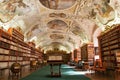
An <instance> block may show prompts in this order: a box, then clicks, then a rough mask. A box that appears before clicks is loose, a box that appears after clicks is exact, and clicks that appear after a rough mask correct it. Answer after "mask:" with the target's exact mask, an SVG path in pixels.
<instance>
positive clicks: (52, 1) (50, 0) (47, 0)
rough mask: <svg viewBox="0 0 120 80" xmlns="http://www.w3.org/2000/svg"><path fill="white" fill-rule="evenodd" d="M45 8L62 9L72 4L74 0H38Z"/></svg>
mask: <svg viewBox="0 0 120 80" xmlns="http://www.w3.org/2000/svg"><path fill="white" fill-rule="evenodd" d="M39 1H40V3H41V4H42V5H44V6H45V7H47V8H50V9H55V10H62V9H66V8H69V7H71V6H73V5H74V4H75V2H76V0H39Z"/></svg>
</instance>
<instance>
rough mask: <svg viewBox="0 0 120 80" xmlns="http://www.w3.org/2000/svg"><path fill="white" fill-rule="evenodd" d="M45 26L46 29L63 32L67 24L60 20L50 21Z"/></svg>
mask: <svg viewBox="0 0 120 80" xmlns="http://www.w3.org/2000/svg"><path fill="white" fill-rule="evenodd" d="M47 26H48V28H50V29H55V30H64V29H66V28H67V27H68V26H67V24H66V23H65V22H64V21H62V20H53V21H50V22H48V24H47Z"/></svg>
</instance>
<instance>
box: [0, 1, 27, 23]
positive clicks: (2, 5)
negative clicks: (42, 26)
mask: <svg viewBox="0 0 120 80" xmlns="http://www.w3.org/2000/svg"><path fill="white" fill-rule="evenodd" d="M26 6H27V5H26V4H25V3H24V2H23V0H3V1H2V2H0V21H1V22H3V23H5V22H8V21H10V20H11V19H13V18H14V16H16V15H19V14H20V12H17V11H18V9H20V8H21V7H23V8H26Z"/></svg>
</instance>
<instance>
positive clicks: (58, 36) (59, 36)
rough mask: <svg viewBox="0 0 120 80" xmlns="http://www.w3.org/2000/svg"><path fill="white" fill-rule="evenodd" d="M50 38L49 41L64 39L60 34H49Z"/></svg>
mask: <svg viewBox="0 0 120 80" xmlns="http://www.w3.org/2000/svg"><path fill="white" fill-rule="evenodd" d="M50 38H51V39H64V36H63V35H60V34H51V35H50Z"/></svg>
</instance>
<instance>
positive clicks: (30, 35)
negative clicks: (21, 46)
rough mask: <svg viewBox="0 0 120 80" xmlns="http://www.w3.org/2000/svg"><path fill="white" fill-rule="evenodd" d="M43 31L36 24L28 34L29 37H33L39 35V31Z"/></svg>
mask: <svg viewBox="0 0 120 80" xmlns="http://www.w3.org/2000/svg"><path fill="white" fill-rule="evenodd" d="M41 32H42V30H40V28H39V25H38V24H37V25H34V27H32V28H31V29H30V30H29V31H28V32H27V33H26V36H27V38H31V37H33V36H37V35H38V33H39V34H40V33H41Z"/></svg>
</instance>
